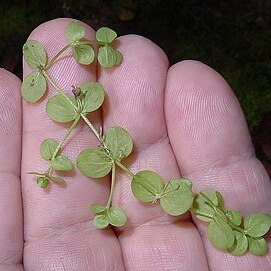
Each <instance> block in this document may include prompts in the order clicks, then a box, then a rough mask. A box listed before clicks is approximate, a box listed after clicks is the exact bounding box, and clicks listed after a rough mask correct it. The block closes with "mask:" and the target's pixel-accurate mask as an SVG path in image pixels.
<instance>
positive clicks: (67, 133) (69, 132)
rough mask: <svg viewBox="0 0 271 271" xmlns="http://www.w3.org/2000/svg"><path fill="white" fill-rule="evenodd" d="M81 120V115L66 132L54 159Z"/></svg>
mask: <svg viewBox="0 0 271 271" xmlns="http://www.w3.org/2000/svg"><path fill="white" fill-rule="evenodd" d="M79 120H80V116H78V117H77V118H76V119H75V120H74V122H73V123H72V125H71V127H70V128H69V130H68V131H67V132H66V134H65V136H64V138H63V139H62V141H61V142H60V143H59V144H58V146H57V148H56V150H55V152H54V154H53V159H54V158H55V157H56V155H57V153H58V151H59V150H60V148H61V147H62V146H63V144H64V142H65V141H66V140H67V138H68V136H69V135H70V134H71V132H72V131H73V130H74V128H75V127H76V125H77V123H78V121H79Z"/></svg>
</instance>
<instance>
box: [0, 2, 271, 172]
mask: <svg viewBox="0 0 271 271" xmlns="http://www.w3.org/2000/svg"><path fill="white" fill-rule="evenodd" d="M57 17H72V18H75V19H78V20H82V21H84V22H86V23H88V24H90V25H91V26H92V27H93V28H95V29H97V28H99V27H101V26H105V25H106V26H108V27H111V28H113V29H114V30H116V31H117V33H118V34H119V35H124V34H128V33H136V34H140V35H143V36H145V37H147V38H149V39H151V40H152V41H154V42H156V43H157V44H158V45H159V46H160V47H162V48H163V49H164V50H165V52H166V53H167V55H168V57H169V59H170V62H171V63H172V64H174V63H176V62H178V61H180V60H184V59H196V60H200V61H202V62H204V63H205V64H208V65H210V66H211V67H213V68H214V69H216V70H217V71H218V72H220V73H221V74H222V75H223V76H224V77H225V78H226V80H227V81H228V82H229V84H230V85H231V86H232V88H233V89H234V91H235V93H236V95H237V97H238V99H239V101H240V103H241V106H242V108H243V110H244V112H245V115H246V118H247V121H248V125H249V129H250V131H251V134H252V138H253V141H254V145H255V147H256V151H257V155H258V157H259V158H260V159H261V160H262V161H263V163H264V165H265V166H266V168H267V169H268V171H269V173H270V174H271V166H270V161H271V0H255V1H243V0H222V1H215V0H214V1H211V0H207V1H202V0H186V1H181V0H179V1H177V0H171V1H166V0H149V1H148V0H137V1H136V0H111V1H109V0H92V1H91V0H88V1H85V0H77V1H65V0H62V1H55V0H47V1H40V0H35V1H31V0H29V1H22V0H21V1H12V2H9V3H8V1H3V0H2V1H1V0H0V67H4V68H6V69H7V70H9V71H11V72H14V73H15V74H17V75H18V76H19V77H20V78H21V76H22V70H21V66H22V62H21V59H22V52H21V48H22V45H23V43H24V42H25V40H26V39H27V36H28V35H29V33H30V32H31V31H32V30H33V29H34V28H35V27H37V26H38V25H39V24H41V23H42V22H45V21H47V20H51V19H53V18H57Z"/></svg>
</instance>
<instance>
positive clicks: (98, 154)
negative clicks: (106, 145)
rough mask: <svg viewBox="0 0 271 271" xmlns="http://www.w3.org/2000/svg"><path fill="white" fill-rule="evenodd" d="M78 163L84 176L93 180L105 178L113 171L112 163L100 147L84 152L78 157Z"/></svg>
mask: <svg viewBox="0 0 271 271" xmlns="http://www.w3.org/2000/svg"><path fill="white" fill-rule="evenodd" d="M76 163H77V167H78V168H79V170H80V171H81V172H82V173H83V174H85V175H86V176H88V177H93V178H101V177H104V176H106V175H107V174H108V173H109V172H110V171H111V169H112V161H111V160H110V159H109V158H108V156H107V155H106V153H105V151H104V150H103V149H102V148H100V147H98V148H93V149H85V150H83V151H82V152H81V153H80V154H79V155H78V157H77V159H76Z"/></svg>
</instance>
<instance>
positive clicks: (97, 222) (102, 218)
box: [94, 214, 109, 230]
mask: <svg viewBox="0 0 271 271" xmlns="http://www.w3.org/2000/svg"><path fill="white" fill-rule="evenodd" d="M108 225H109V222H108V220H107V218H106V215H105V214H102V215H96V216H95V217H94V226H95V228H96V229H99V230H102V229H105V228H106V227H107V226H108Z"/></svg>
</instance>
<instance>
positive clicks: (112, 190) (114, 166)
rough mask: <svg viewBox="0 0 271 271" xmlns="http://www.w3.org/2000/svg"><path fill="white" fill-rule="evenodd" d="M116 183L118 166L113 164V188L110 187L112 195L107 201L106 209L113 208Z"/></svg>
mask: <svg viewBox="0 0 271 271" xmlns="http://www.w3.org/2000/svg"><path fill="white" fill-rule="evenodd" d="M115 181H116V165H115V163H113V164H112V177H111V187H110V194H109V198H108V200H107V203H106V206H105V208H106V209H108V208H109V207H110V206H111V202H112V198H113V193H114V188H115Z"/></svg>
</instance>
